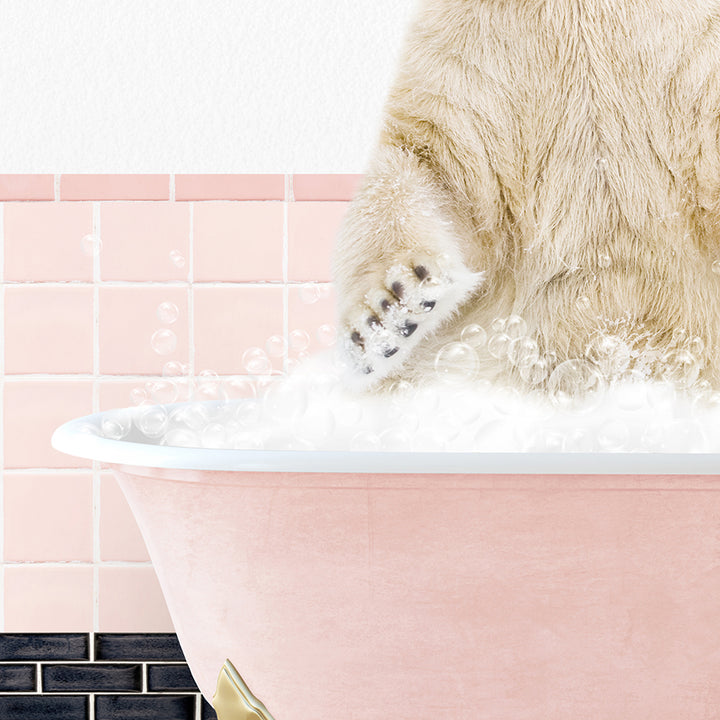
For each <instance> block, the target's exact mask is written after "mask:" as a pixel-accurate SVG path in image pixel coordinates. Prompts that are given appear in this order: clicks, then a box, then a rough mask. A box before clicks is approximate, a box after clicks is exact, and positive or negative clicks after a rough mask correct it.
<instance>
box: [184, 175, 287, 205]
mask: <svg viewBox="0 0 720 720" xmlns="http://www.w3.org/2000/svg"><path fill="white" fill-rule="evenodd" d="M175 199H176V200H284V199H285V176H284V175H220V174H218V175H176V176H175Z"/></svg>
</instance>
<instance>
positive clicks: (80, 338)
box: [5, 285, 93, 373]
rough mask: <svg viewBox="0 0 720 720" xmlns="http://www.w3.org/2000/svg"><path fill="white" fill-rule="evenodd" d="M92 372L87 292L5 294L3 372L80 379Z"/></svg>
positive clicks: (32, 289) (36, 289)
mask: <svg viewBox="0 0 720 720" xmlns="http://www.w3.org/2000/svg"><path fill="white" fill-rule="evenodd" d="M92 369H93V290H92V288H91V287H43V286H42V285H35V286H10V287H6V288H5V371H6V372H8V373H81V372H92Z"/></svg>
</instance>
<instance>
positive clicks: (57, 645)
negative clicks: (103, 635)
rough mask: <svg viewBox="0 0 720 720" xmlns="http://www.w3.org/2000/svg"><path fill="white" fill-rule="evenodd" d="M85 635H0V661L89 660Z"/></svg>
mask: <svg viewBox="0 0 720 720" xmlns="http://www.w3.org/2000/svg"><path fill="white" fill-rule="evenodd" d="M89 649H90V645H89V642H88V636H87V634H84V633H83V634H80V633H52V634H50V633H0V660H89V659H90V656H89V654H88V653H89Z"/></svg>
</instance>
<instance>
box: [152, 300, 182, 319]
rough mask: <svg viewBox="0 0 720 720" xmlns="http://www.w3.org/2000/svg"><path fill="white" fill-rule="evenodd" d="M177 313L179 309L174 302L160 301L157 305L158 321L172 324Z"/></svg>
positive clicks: (176, 317) (178, 313) (177, 315)
mask: <svg viewBox="0 0 720 720" xmlns="http://www.w3.org/2000/svg"><path fill="white" fill-rule="evenodd" d="M179 315H180V310H178V306H177V305H176V304H175V303H171V302H161V303H160V304H159V305H158V308H157V316H158V320H160V322H162V323H165V324H166V325H172V324H173V323H174V322H176V321H177V319H178V317H179Z"/></svg>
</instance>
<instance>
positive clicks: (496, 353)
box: [487, 333, 511, 360]
mask: <svg viewBox="0 0 720 720" xmlns="http://www.w3.org/2000/svg"><path fill="white" fill-rule="evenodd" d="M510 342H511V338H510V336H509V335H506V334H505V333H495V334H494V335H491V336H490V339H489V340H488V345H487V347H488V352H489V353H490V354H491V355H492V356H493V357H494V358H497V359H498V360H504V359H505V358H506V357H507V354H508V350H509V349H510Z"/></svg>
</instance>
